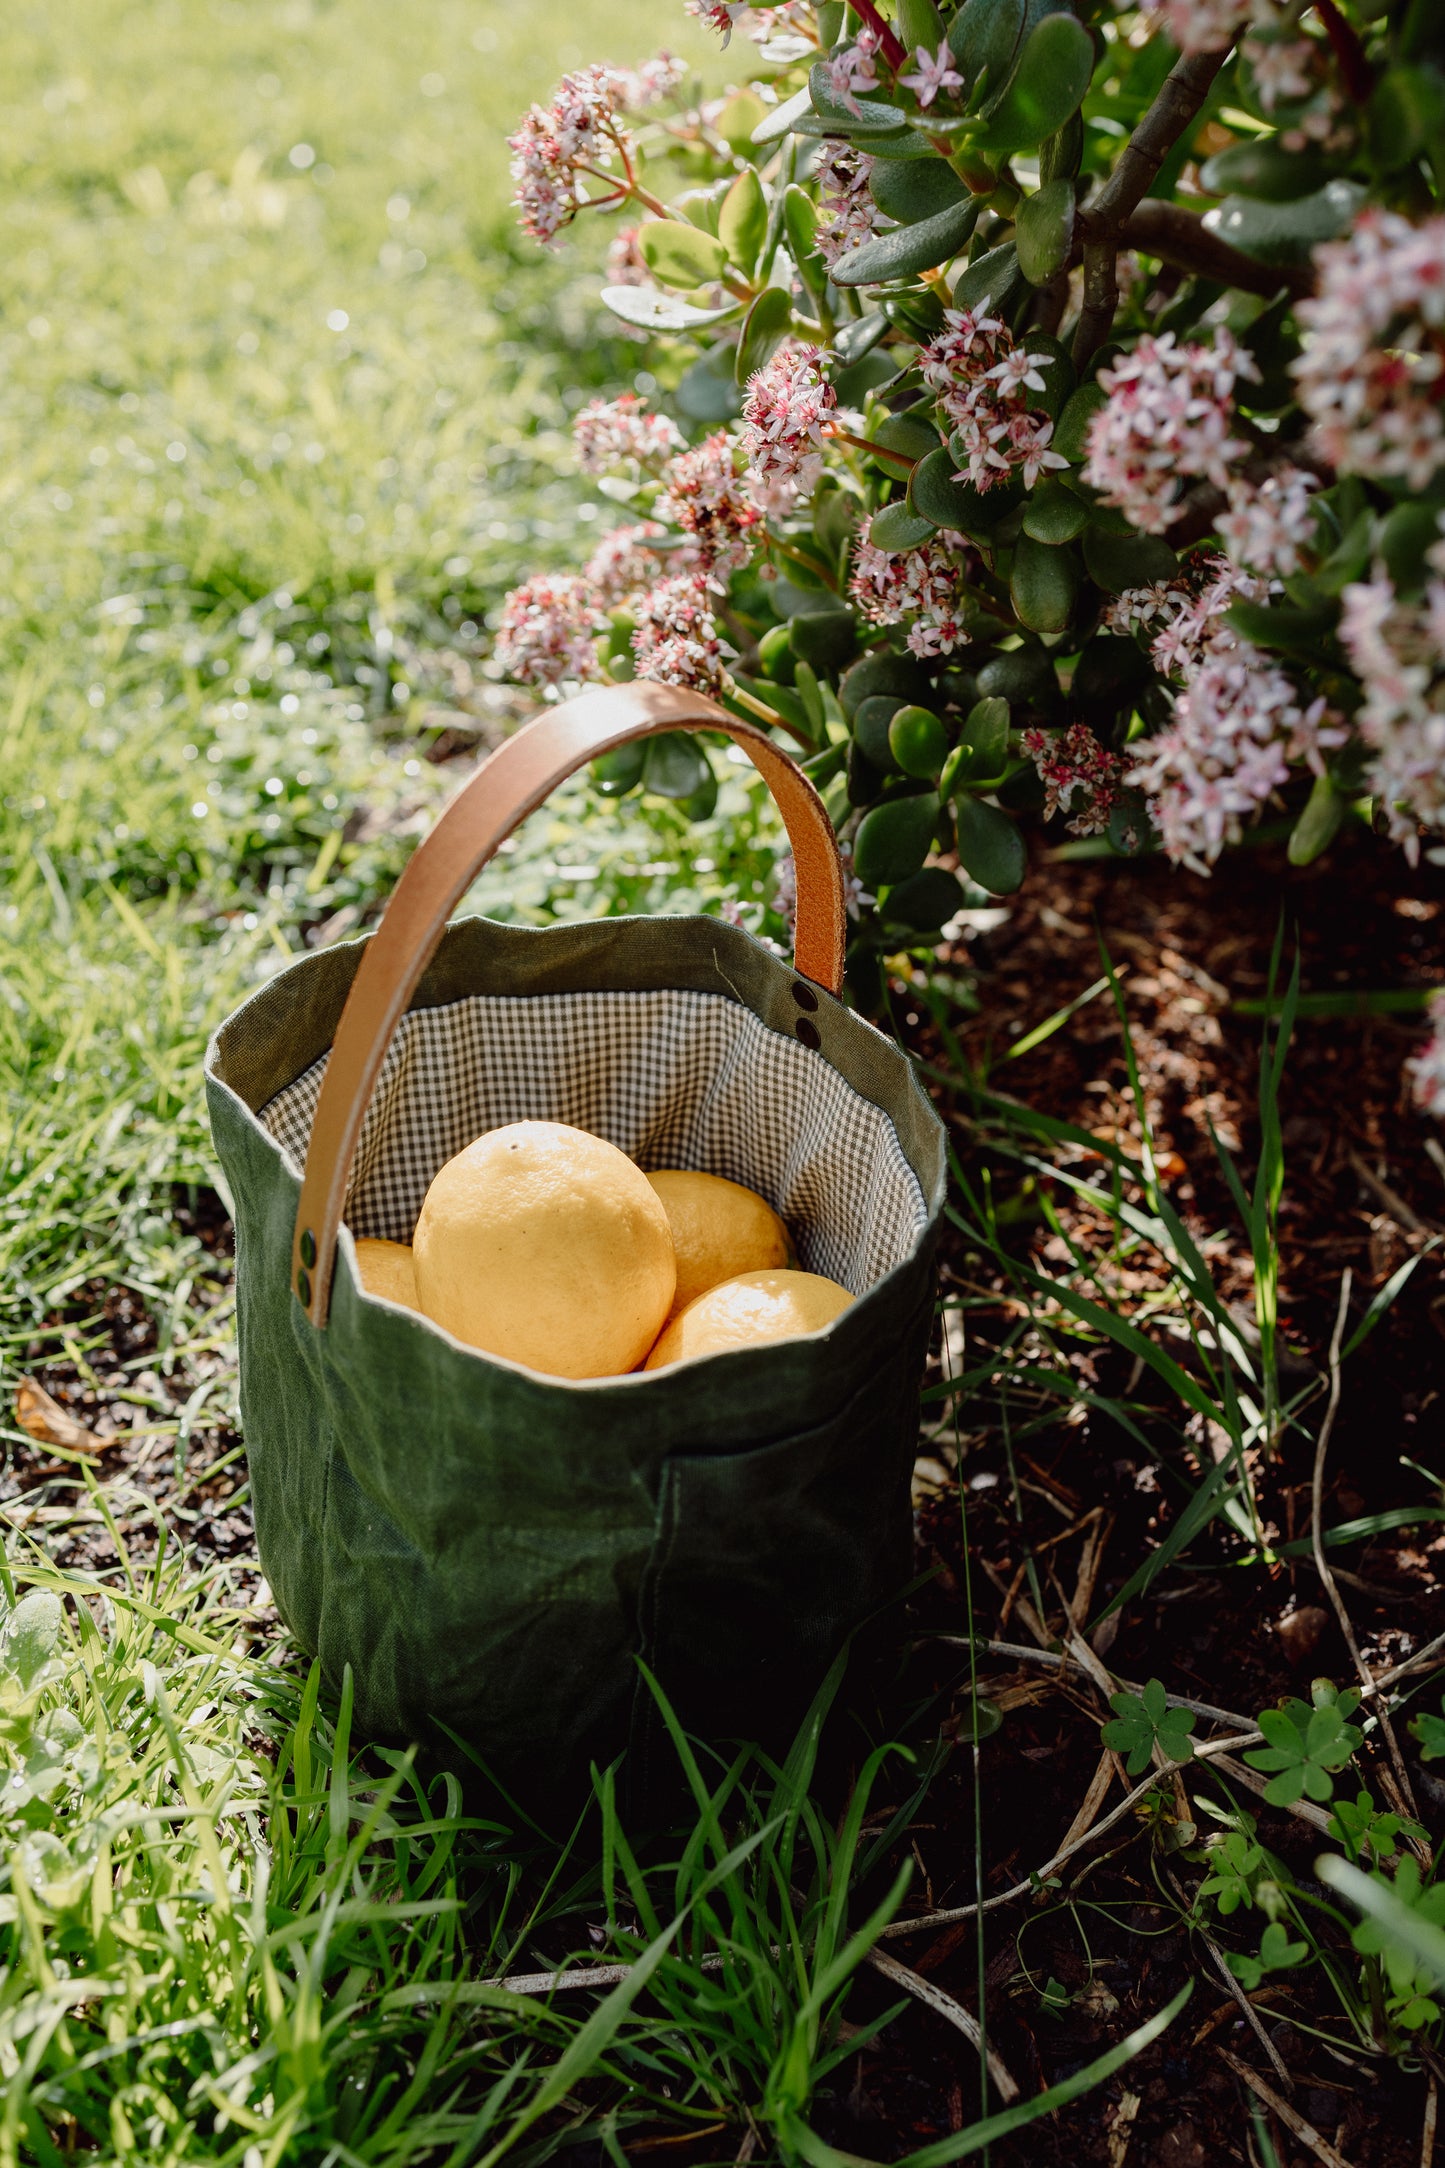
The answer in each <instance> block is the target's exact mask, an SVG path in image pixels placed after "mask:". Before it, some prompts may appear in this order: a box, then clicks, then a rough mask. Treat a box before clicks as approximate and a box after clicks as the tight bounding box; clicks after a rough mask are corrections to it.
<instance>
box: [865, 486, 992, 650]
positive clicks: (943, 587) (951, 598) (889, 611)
mask: <svg viewBox="0 0 1445 2168" xmlns="http://www.w3.org/2000/svg"><path fill="white" fill-rule="evenodd" d="M872 525H873V522H872V520H871V519H868V520H865V521H864V523H863V525H862V527H860V529H859V530H858V540H857V542H856V543H855V545H854V550H853V571H852V574H851V576H850V578H849V581H848V594H849V597H850V599H851V600H852V601H853V602H854V603H855V604H856V605H857V607H858V610H859V611H860V613H861V614H862V616H864V617H865V618H866V619H867V620H868V622H869V624H870V625H901V624H906V625H907V626H908V648H909V652H910V654H914V655H918V656H925V655H951V654H952V653H953V651H954V649H955V648H959V647H964V646H966V645H967V643H968V637H969V636H968V634H967V633H966V632H965V631H964V629H963V626H962V624H961V623H960V621H959V612H960V610H961V608H962V606H963V595H962V572H961V568H960V565H959V563H958V559H957V558H956V557H955V556H954V555H953V554H952V552H951V550H950V549H949V548H948V547H946V546H945V545H944V543H943V542H942V541H941V540H940V541H936V542H925V543H924V544H923V545H922V546H921V548H919V549H916V550H898V551H894V550H881V549H879V548H878V547H877V546H876V544H874V543H873V542H872V541H870V539H869V535H870V532H871V529H872Z"/></svg>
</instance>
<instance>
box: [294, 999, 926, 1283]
mask: <svg viewBox="0 0 1445 2168" xmlns="http://www.w3.org/2000/svg"><path fill="white" fill-rule="evenodd" d="M325 1067H326V1057H325V1056H324V1055H323V1057H322V1058H321V1060H320V1061H318V1062H316V1063H314V1064H313V1066H312V1067H311V1068H310V1069H308V1070H307V1071H306V1072H305V1074H304V1075H302V1076H299V1077H298V1078H297V1079H296V1081H295V1083H294V1084H290V1085H288V1086H287V1087H286V1089H285V1090H284V1091H283V1092H279V1093H278V1094H277V1096H276V1097H275V1098H274V1099H272V1100H271V1101H270V1102H269V1103H268V1105H266V1106H265V1107H263V1108H262V1110H261V1117H260V1118H261V1120H262V1121H263V1122H264V1124H265V1126H266V1128H267V1129H268V1130H269V1131H270V1133H271V1135H272V1136H273V1137H274V1138H275V1139H276V1141H277V1143H278V1144H279V1145H280V1146H281V1148H282V1150H283V1151H284V1152H285V1153H286V1155H287V1158H288V1159H289V1160H290V1162H291V1164H292V1166H293V1167H294V1168H295V1170H296V1172H297V1173H298V1174H299V1173H300V1171H301V1168H302V1166H303V1164H304V1162H305V1158H306V1147H307V1144H308V1142H309V1140H310V1136H311V1122H312V1117H313V1116H314V1114H315V1111H316V1101H317V1098H318V1096H319V1094H320V1090H321V1078H322V1074H323V1072H324V1070H325ZM519 1121H548V1122H568V1123H570V1124H571V1125H572V1126H573V1127H575V1128H578V1129H587V1130H591V1131H592V1132H593V1134H594V1135H596V1136H601V1137H606V1138H608V1139H609V1140H610V1141H611V1142H612V1143H613V1144H616V1145H618V1146H620V1148H621V1149H622V1150H623V1151H624V1152H627V1153H628V1154H630V1156H631V1157H632V1158H634V1159H635V1160H637V1162H638V1164H639V1165H640V1166H643V1167H648V1168H652V1167H690V1168H698V1169H701V1170H703V1171H705V1172H706V1173H709V1174H721V1175H726V1176H727V1177H728V1178H729V1179H730V1180H732V1181H734V1182H744V1183H746V1184H747V1186H748V1188H749V1189H755V1190H757V1191H758V1192H759V1193H760V1194H761V1195H762V1196H764V1197H766V1198H767V1199H768V1200H769V1202H770V1203H771V1204H772V1205H773V1206H774V1208H775V1209H776V1210H777V1211H778V1212H780V1213H781V1214H782V1216H783V1218H784V1219H785V1220H786V1221H787V1223H788V1226H789V1229H790V1230H791V1232H792V1235H793V1240H794V1242H795V1243H796V1245H797V1248H798V1254H799V1257H800V1259H801V1261H802V1263H803V1264H804V1265H805V1266H806V1267H807V1269H808V1270H809V1271H811V1272H822V1273H826V1274H827V1276H828V1277H829V1279H833V1280H838V1281H839V1282H841V1284H842V1285H843V1286H844V1287H846V1288H848V1289H849V1290H850V1292H851V1293H853V1294H855V1295H861V1294H862V1293H864V1291H865V1290H866V1289H867V1288H869V1287H871V1286H873V1285H874V1283H875V1282H876V1281H878V1280H880V1279H881V1278H882V1277H883V1275H884V1274H885V1273H887V1272H889V1271H891V1270H892V1268H893V1267H894V1266H895V1265H897V1264H900V1263H901V1262H902V1261H903V1259H904V1258H905V1257H907V1256H908V1255H909V1254H910V1253H911V1252H912V1250H913V1248H914V1246H915V1244H916V1243H917V1241H918V1240H919V1238H920V1236H921V1235H922V1233H923V1230H924V1227H925V1225H926V1223H927V1217H928V1214H927V1208H926V1206H925V1203H924V1198H923V1192H922V1190H921V1188H920V1187H919V1184H918V1181H917V1178H916V1177H915V1175H914V1173H913V1170H912V1168H911V1167H910V1166H909V1164H908V1161H907V1159H906V1158H905V1156H904V1153H903V1148H902V1146H901V1144H900V1143H899V1141H898V1136H897V1133H896V1131H895V1130H894V1127H893V1124H892V1123H891V1122H890V1121H889V1119H888V1117H887V1115H886V1114H884V1113H883V1112H882V1111H881V1109H880V1108H878V1107H875V1106H873V1105H872V1104H871V1103H870V1102H869V1101H868V1100H866V1099H864V1098H862V1097H860V1095H859V1094H858V1093H857V1092H855V1091H854V1090H853V1088H852V1086H851V1085H849V1084H847V1083H846V1082H845V1081H844V1079H843V1078H842V1077H841V1076H839V1075H838V1073H837V1071H836V1070H835V1069H832V1068H830V1067H829V1065H828V1063H827V1062H826V1061H824V1060H823V1059H822V1057H821V1056H820V1055H818V1054H814V1053H810V1052H809V1051H808V1049H807V1048H806V1047H803V1046H799V1045H798V1044H797V1043H796V1042H795V1041H793V1040H791V1039H785V1038H783V1037H781V1036H780V1034H779V1033H777V1032H775V1031H769V1030H768V1029H767V1027H766V1025H764V1024H762V1023H761V1022H760V1021H759V1020H758V1018H757V1017H756V1016H754V1015H753V1013H752V1011H751V1010H750V1009H746V1008H743V1007H741V1006H740V1005H739V1003H737V1002H735V1001H730V1000H728V999H727V998H726V996H724V995H720V994H705V993H698V992H695V991H691V990H684V989H680V988H679V989H676V990H673V989H666V988H665V989H661V990H657V991H651V992H609V993H600V992H580V993H567V994H532V995H500V994H472V995H469V996H468V997H467V998H466V999H465V1000H463V1001H455V1002H451V1003H449V1004H447V1005H446V1006H444V1007H441V1008H435V1009H414V1010H411V1011H410V1012H409V1013H408V1014H407V1015H406V1016H404V1017H403V1018H402V1020H401V1023H400V1025H399V1026H398V1028H397V1032H396V1036H395V1038H394V1039H393V1040H392V1043H391V1046H390V1048H389V1049H388V1052H387V1055H386V1059H385V1061H384V1063H383V1064H382V1070H381V1076H380V1078H379V1080H378V1083H377V1087H376V1092H375V1094H374V1096H373V1099H372V1103H371V1106H370V1109H369V1110H368V1113H367V1116H366V1120H365V1123H364V1124H363V1127H362V1132H361V1142H360V1145H359V1148H358V1150H357V1155H356V1165H355V1167H354V1169H353V1171H352V1178H351V1185H350V1188H349V1189H348V1192H347V1202H346V1221H347V1224H348V1226H349V1227H350V1228H351V1230H352V1233H353V1234H357V1235H379V1236H384V1237H386V1238H388V1239H390V1240H391V1241H393V1242H408V1241H410V1239H411V1232H412V1229H413V1227H414V1226H415V1225H416V1220H417V1215H418V1213H419V1212H420V1210H421V1205H422V1199H423V1198H424V1197H425V1195H426V1192H427V1188H428V1185H429V1184H430V1182H431V1179H432V1176H433V1175H434V1174H435V1173H436V1171H437V1169H438V1168H439V1167H441V1166H442V1165H443V1164H444V1163H445V1162H446V1161H447V1160H448V1159H450V1158H452V1156H453V1155H454V1154H455V1153H457V1152H460V1151H461V1150H462V1149H463V1148H464V1147H465V1146H466V1145H468V1144H470V1143H471V1141H472V1139H473V1138H474V1137H479V1136H480V1135H481V1134H482V1132H483V1131H484V1130H487V1129H497V1128H500V1127H501V1126H502V1125H503V1124H504V1123H506V1122H519Z"/></svg>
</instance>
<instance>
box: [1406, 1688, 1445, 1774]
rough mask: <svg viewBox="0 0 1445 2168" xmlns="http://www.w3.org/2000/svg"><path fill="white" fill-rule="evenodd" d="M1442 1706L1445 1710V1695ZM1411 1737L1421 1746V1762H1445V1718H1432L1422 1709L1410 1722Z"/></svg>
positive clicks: (1441, 1700) (1442, 1697) (1441, 1701)
mask: <svg viewBox="0 0 1445 2168" xmlns="http://www.w3.org/2000/svg"><path fill="white" fill-rule="evenodd" d="M1440 1706H1441V1708H1442V1709H1445V1695H1442V1696H1441V1699H1440ZM1410 1736H1411V1738H1412V1739H1414V1740H1415V1741H1416V1742H1417V1744H1418V1745H1419V1748H1420V1759H1421V1761H1445V1716H1431V1714H1430V1712H1429V1711H1428V1709H1422V1710H1421V1711H1420V1714H1419V1715H1418V1716H1416V1717H1412V1718H1411V1720H1410Z"/></svg>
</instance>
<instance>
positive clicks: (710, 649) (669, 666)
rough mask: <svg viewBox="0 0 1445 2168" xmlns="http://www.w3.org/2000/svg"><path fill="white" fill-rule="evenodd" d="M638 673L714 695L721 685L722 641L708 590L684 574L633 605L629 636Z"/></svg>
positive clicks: (660, 681) (659, 681)
mask: <svg viewBox="0 0 1445 2168" xmlns="http://www.w3.org/2000/svg"><path fill="white" fill-rule="evenodd" d="M632 653H633V657H634V659H635V661H636V664H637V675H638V676H639V677H640V678H650V679H651V680H652V681H653V683H654V684H658V685H689V686H692V687H693V688H694V689H695V690H696V691H698V692H715V691H716V690H717V689H718V687H719V685H720V684H721V682H722V643H721V641H720V640H719V638H718V630H717V625H716V624H715V622H714V620H713V614H712V607H711V605H710V603H709V602H708V598H707V590H706V588H705V587H704V586H703V585H702V583H701V582H700V581H699V580H697V579H696V578H689V577H688V575H687V574H686V573H683V574H680V575H679V576H678V577H677V578H676V579H671V580H663V581H662V582H661V584H660V585H659V586H657V587H654V588H653V589H652V590H651V591H650V592H649V593H648V594H646V595H644V596H643V598H642V600H641V602H640V603H639V604H638V606H637V630H636V631H635V632H634V633H633V635H632Z"/></svg>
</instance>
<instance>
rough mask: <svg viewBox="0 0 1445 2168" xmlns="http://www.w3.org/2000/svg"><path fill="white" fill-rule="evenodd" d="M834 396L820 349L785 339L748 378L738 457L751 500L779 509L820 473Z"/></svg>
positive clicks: (808, 486) (834, 403)
mask: <svg viewBox="0 0 1445 2168" xmlns="http://www.w3.org/2000/svg"><path fill="white" fill-rule="evenodd" d="M837 404H838V394H837V393H836V392H835V391H834V389H833V387H832V385H831V384H830V383H829V382H828V379H827V377H826V375H825V374H824V372H823V351H822V349H821V347H817V346H803V345H800V344H798V343H797V342H796V341H794V340H791V339H790V340H787V341H786V342H785V343H784V344H783V345H782V346H780V347H779V348H778V351H777V352H776V354H774V356H773V358H772V360H771V361H768V362H765V363H764V364H763V366H762V368H761V369H757V370H755V371H754V373H753V374H752V375H751V376H750V377H749V378H748V382H747V390H746V392H745V393H744V395H743V428H742V447H743V456H744V458H745V459H746V460H747V463H748V479H749V482H750V483H751V486H752V491H753V495H754V497H755V498H756V499H757V501H758V503H759V504H761V505H762V506H764V507H765V509H767V510H768V511H784V510H786V509H787V507H788V506H789V505H790V504H791V503H792V502H793V500H794V498H796V497H797V496H799V495H800V494H801V493H803V492H805V491H807V490H810V489H811V488H812V487H813V484H814V483H815V482H816V481H817V479H818V476H819V475H820V474H821V473H822V471H823V445H824V444H825V443H826V441H827V434H828V417H829V416H830V415H831V414H832V412H833V410H834V409H835V407H836V406H837Z"/></svg>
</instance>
